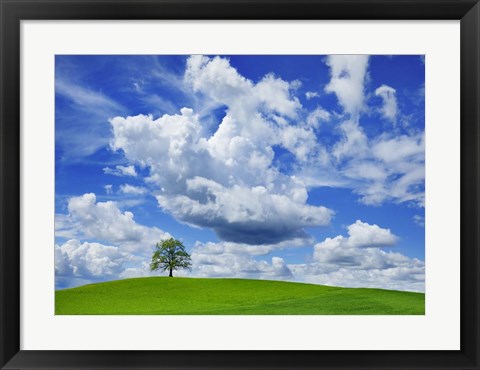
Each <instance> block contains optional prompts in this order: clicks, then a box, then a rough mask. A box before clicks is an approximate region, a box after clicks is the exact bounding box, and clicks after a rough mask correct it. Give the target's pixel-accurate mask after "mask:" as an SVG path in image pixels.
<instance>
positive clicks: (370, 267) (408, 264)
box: [289, 220, 425, 291]
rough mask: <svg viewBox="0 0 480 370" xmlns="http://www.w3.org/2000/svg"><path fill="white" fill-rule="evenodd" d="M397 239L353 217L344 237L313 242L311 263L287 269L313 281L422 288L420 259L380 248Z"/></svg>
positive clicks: (422, 273) (308, 280) (407, 288)
mask: <svg viewBox="0 0 480 370" xmlns="http://www.w3.org/2000/svg"><path fill="white" fill-rule="evenodd" d="M397 240H398V237H397V236H396V235H394V234H393V233H392V232H391V231H390V230H389V229H384V228H381V227H379V226H378V225H370V224H368V223H365V222H362V221H360V220H357V221H356V222H355V223H354V224H352V225H350V226H348V236H347V237H345V236H342V235H338V236H336V237H334V238H326V239H325V240H324V241H323V242H321V243H318V244H316V245H315V246H314V253H313V260H312V262H311V263H308V264H295V265H289V268H290V270H291V271H292V274H293V275H294V276H295V278H296V279H299V280H303V281H306V282H312V283H316V284H327V285H338V286H347V287H374V288H385V289H399V290H411V291H424V289H425V287H424V285H425V264H424V262H422V261H420V260H418V259H416V258H409V257H407V256H405V255H403V254H401V253H398V252H393V251H384V250H383V249H381V248H382V247H391V246H393V245H394V244H395V243H396V242H397Z"/></svg>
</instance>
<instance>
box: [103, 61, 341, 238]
mask: <svg viewBox="0 0 480 370" xmlns="http://www.w3.org/2000/svg"><path fill="white" fill-rule="evenodd" d="M185 80H186V83H188V84H189V85H190V86H191V87H192V89H193V90H194V91H196V92H198V93H199V94H208V96H209V97H210V99H212V100H214V101H215V102H216V103H217V104H219V105H225V106H226V107H227V108H226V112H225V116H224V118H223V119H222V121H221V122H220V124H219V125H218V127H217V128H216V131H215V132H213V133H211V132H209V130H208V127H207V126H206V125H203V124H202V122H201V121H200V119H199V116H198V115H197V114H195V113H194V112H193V111H192V110H191V109H188V108H183V109H181V111H180V114H179V115H164V116H162V117H160V118H158V119H153V117H152V116H144V115H138V116H135V117H115V118H113V119H112V120H111V125H112V128H113V135H114V137H113V140H112V143H111V146H112V148H113V149H114V150H122V151H123V152H124V154H125V157H126V158H127V159H128V160H129V161H130V162H131V163H134V164H136V165H139V166H142V167H147V168H148V169H149V171H150V176H149V178H148V179H146V180H147V181H148V182H150V183H152V184H154V185H156V186H157V188H158V193H157V196H156V197H157V200H158V203H159V205H160V207H162V209H164V210H165V211H167V212H168V213H170V214H172V215H173V216H175V217H176V218H177V219H178V220H180V221H182V222H186V223H189V224H192V225H197V226H201V227H209V228H212V229H213V230H214V231H215V232H216V233H217V235H218V236H219V237H220V238H221V239H222V240H226V241H233V242H242V243H247V244H268V243H276V242H281V241H283V240H289V239H294V238H298V237H301V236H305V237H306V234H305V232H304V231H303V229H304V228H305V227H312V226H322V225H327V224H328V223H329V222H330V219H331V216H332V213H333V212H332V211H331V210H329V209H327V208H325V207H322V206H321V205H311V204H307V198H308V193H307V188H306V186H305V184H304V183H303V181H302V180H301V179H300V178H298V177H296V176H294V175H287V174H285V173H283V172H282V171H280V170H279V168H277V167H276V166H275V165H274V159H275V147H276V146H279V147H283V148H285V149H287V150H289V151H290V152H292V153H293V154H294V155H295V156H296V158H298V159H299V160H304V159H305V158H307V157H308V156H315V154H316V153H317V149H316V145H317V144H316V137H315V134H314V131H313V128H312V127H310V126H308V125H293V126H292V125H289V122H290V121H291V120H293V119H296V118H297V116H298V110H299V109H300V108H301V105H300V103H299V100H298V99H297V98H295V97H293V96H292V89H293V87H292V86H291V84H289V83H288V82H286V81H283V80H282V79H280V78H277V77H275V76H273V75H267V76H265V77H264V78H263V79H262V80H261V81H259V82H258V83H257V84H254V83H253V82H251V81H249V80H247V79H245V78H244V77H242V76H241V75H239V74H238V72H237V71H236V70H235V69H234V68H232V67H231V66H230V64H229V62H228V61H227V60H226V59H223V58H219V57H216V58H213V59H210V58H207V57H201V56H193V57H191V58H189V59H188V61H187V70H186V72H185Z"/></svg>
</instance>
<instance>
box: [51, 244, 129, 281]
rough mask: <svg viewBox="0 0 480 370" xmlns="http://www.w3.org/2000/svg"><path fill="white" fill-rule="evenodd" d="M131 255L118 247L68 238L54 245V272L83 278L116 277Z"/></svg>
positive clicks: (61, 275) (63, 275)
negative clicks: (60, 243) (62, 242)
mask: <svg viewBox="0 0 480 370" xmlns="http://www.w3.org/2000/svg"><path fill="white" fill-rule="evenodd" d="M132 260H133V257H132V256H131V255H130V254H129V253H126V252H122V251H121V250H120V249H119V248H118V247H113V246H107V245H103V244H100V243H89V242H84V243H82V242H80V241H78V240H76V239H70V240H68V241H67V242H65V243H64V244H62V245H55V274H56V275H57V276H59V277H77V278H83V279H95V278H102V279H105V278H107V279H108V278H109V277H112V278H114V277H117V276H118V275H119V274H120V273H121V272H122V271H123V270H124V269H125V268H124V264H125V263H127V262H129V261H132Z"/></svg>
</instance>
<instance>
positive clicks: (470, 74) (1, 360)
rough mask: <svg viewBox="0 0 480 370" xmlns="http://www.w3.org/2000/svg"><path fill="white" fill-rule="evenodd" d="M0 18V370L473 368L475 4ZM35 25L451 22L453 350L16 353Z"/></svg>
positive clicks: (232, 0)
mask: <svg viewBox="0 0 480 370" xmlns="http://www.w3.org/2000/svg"><path fill="white" fill-rule="evenodd" d="M0 12H1V14H0V17H1V18H0V19H1V20H0V22H1V49H0V58H1V59H0V63H1V72H0V73H1V76H0V80H1V81H2V82H1V90H0V91H1V92H0V94H1V95H0V104H1V105H0V112H1V122H0V140H1V141H0V146H1V151H0V205H1V207H0V211H1V213H0V237H1V239H0V240H1V246H0V247H1V260H0V261H1V266H0V269H1V270H0V277H1V285H0V305H1V322H0V365H1V369H9V370H10V369H107V368H108V369H147V368H148V369H154V368H158V369H178V370H180V369H182V370H187V369H262V370H267V369H277V370H278V369H360V368H361V369H464V370H466V369H480V361H479V345H480V343H479V333H480V325H479V309H480V306H479V296H480V295H479V271H478V270H479V265H480V263H479V253H478V251H479V244H478V227H479V223H478V222H479V217H478V215H479V210H480V208H479V186H480V183H479V175H480V171H479V143H480V140H479V139H480V138H479V133H480V131H479V128H478V124H479V114H480V111H479V107H480V104H479V102H480V94H479V90H480V83H479V76H480V75H479V68H480V5H479V4H478V2H477V1H476V0H298V1H294V0H258V1H253V0H198V1H195V0H138V1H135V0H123V1H122V0H117V1H115V0H98V1H79V0H0ZM42 19H49V20H56V19H59V20H78V19H91V20H95V19H97V20H108V19H122V20H124V19H136V20H138V19H141V20H148V19H224V20H234V19H283V20H293V19H299V20H303V19H330V20H335V19H367V20H379V19H381V20H397V19H406V20H409V19H411V20H415V19H427V20H430V19H431V20H439V19H453V20H460V21H461V179H460V181H461V349H460V350H459V351H22V350H20V227H21V224H20V216H21V214H20V203H21V199H20V186H21V178H20V163H21V162H20V161H21V156H20V118H21V117H20V22H21V21H22V20H42ZM442 232H448V231H445V230H442Z"/></svg>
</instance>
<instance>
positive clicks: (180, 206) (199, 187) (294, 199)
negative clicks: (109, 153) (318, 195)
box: [157, 177, 331, 244]
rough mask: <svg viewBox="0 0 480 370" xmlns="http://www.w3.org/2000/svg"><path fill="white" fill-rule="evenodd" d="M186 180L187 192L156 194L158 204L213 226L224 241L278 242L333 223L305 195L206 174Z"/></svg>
mask: <svg viewBox="0 0 480 370" xmlns="http://www.w3.org/2000/svg"><path fill="white" fill-rule="evenodd" d="M186 183H187V191H186V193H185V194H186V195H177V196H174V197H165V196H157V199H158V203H159V204H160V206H161V207H162V208H163V209H165V210H167V211H168V212H170V213H172V214H173V215H174V216H175V217H177V218H178V219H180V220H183V221H185V222H188V223H192V224H194V225H198V226H202V227H209V228H212V229H213V230H214V231H215V232H216V233H217V235H218V236H219V237H220V238H221V239H223V240H228V241H234V242H243V243H247V244H267V243H278V242H281V241H282V240H285V239H287V240H289V239H294V238H299V237H306V234H305V232H304V231H303V228H304V227H308V226H318V225H326V224H328V223H329V222H330V218H331V211H330V210H328V209H327V208H325V207H321V206H320V207H316V206H310V205H308V204H305V203H304V197H303V194H301V195H297V194H290V195H289V196H287V195H279V194H271V193H270V192H269V191H268V189H267V188H265V187H263V186H256V187H252V188H247V187H240V186H238V185H234V186H232V187H228V188H227V187H224V186H222V185H221V184H219V183H216V182H214V181H212V180H208V179H205V178H203V177H194V178H193V179H189V180H187V182H186ZM195 198H197V199H195ZM246 230H248V232H246Z"/></svg>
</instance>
